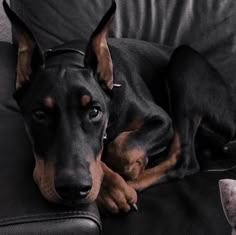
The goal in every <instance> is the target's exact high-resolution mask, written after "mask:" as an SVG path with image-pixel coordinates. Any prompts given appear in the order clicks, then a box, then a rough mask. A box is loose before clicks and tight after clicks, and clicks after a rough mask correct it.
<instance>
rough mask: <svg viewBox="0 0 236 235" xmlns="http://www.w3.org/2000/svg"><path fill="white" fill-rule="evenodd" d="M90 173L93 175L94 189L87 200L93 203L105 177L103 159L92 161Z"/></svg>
mask: <svg viewBox="0 0 236 235" xmlns="http://www.w3.org/2000/svg"><path fill="white" fill-rule="evenodd" d="M89 168H90V174H91V176H92V189H91V190H90V192H89V194H88V196H87V197H86V202H87V203H91V202H93V201H95V200H96V198H97V196H98V193H99V191H100V187H101V184H102V179H103V175H104V174H103V170H102V167H101V161H100V160H95V161H92V162H91V163H90V166H89Z"/></svg>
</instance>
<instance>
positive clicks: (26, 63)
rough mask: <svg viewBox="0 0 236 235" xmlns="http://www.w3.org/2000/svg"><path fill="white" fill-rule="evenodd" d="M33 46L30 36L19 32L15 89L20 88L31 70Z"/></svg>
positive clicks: (27, 78)
mask: <svg viewBox="0 0 236 235" xmlns="http://www.w3.org/2000/svg"><path fill="white" fill-rule="evenodd" d="M33 48H34V43H33V42H32V40H31V38H30V36H29V35H28V34H26V33H23V34H21V35H20V39H19V44H18V57H17V69H16V71H17V77H16V89H18V88H20V87H21V86H22V85H23V83H24V82H25V81H27V80H29V76H30V74H31V72H32V69H31V59H32V54H33Z"/></svg>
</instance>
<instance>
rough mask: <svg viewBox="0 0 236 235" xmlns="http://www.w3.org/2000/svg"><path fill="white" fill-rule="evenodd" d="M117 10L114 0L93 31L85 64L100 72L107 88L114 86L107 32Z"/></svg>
mask: <svg viewBox="0 0 236 235" xmlns="http://www.w3.org/2000/svg"><path fill="white" fill-rule="evenodd" d="M115 11H116V3H115V2H113V3H112V5H111V7H110V9H109V10H108V11H107V13H106V14H105V15H104V17H103V18H102V20H101V21H100V23H99V24H98V26H97V28H96V30H95V31H94V32H93V34H92V36H91V38H90V41H89V44H88V46H87V50H86V55H85V65H86V66H88V67H91V68H92V69H93V70H94V72H96V73H97V74H98V76H99V82H100V84H101V86H102V87H103V89H105V90H107V89H108V90H111V89H112V88H113V65H112V59H111V54H110V51H109V48H108V45H107V33H108V30H109V26H110V24H111V22H112V20H113V18H114V15H115Z"/></svg>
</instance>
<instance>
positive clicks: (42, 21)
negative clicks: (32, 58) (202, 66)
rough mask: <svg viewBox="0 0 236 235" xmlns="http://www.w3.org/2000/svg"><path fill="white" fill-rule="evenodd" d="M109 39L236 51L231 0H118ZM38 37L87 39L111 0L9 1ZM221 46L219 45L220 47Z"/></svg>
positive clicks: (234, 12) (44, 41)
mask: <svg viewBox="0 0 236 235" xmlns="http://www.w3.org/2000/svg"><path fill="white" fill-rule="evenodd" d="M116 2H117V12H116V16H115V20H114V23H113V26H112V29H111V33H110V35H111V36H112V37H119V38H120V37H128V38H136V39H142V40H147V41H153V42H157V43H160V44H166V45H169V46H177V45H179V44H184V43H186V44H192V43H200V44H204V43H208V44H207V45H205V48H206V47H209V46H210V43H211V44H213V45H218V46H220V45H219V44H221V43H222V39H223V38H224V39H226V38H227V39H228V40H227V41H228V43H230V42H231V43H230V44H231V45H232V43H234V47H233V48H232V50H234V51H235V49H236V48H235V26H236V22H235V19H236V18H235V17H236V2H235V1H234V0H207V1H194V0H181V1H179V0H139V1H137V0H130V1H126V0H116ZM11 3H12V6H13V8H14V9H17V11H18V12H19V14H20V15H21V16H23V17H24V18H25V19H26V20H27V21H28V22H29V23H30V24H32V28H33V29H34V31H35V32H37V34H38V35H39V36H40V38H41V40H42V44H43V45H44V46H45V47H48V46H52V44H54V43H59V42H61V41H66V40H71V39H77V38H86V39H87V38H88V36H89V35H90V34H91V32H92V31H93V30H94V28H95V27H96V25H97V23H98V21H99V19H101V17H102V16H103V14H104V13H105V11H106V10H107V9H108V8H109V6H110V3H111V1H110V0H94V1H87V0H80V1H76V0H73V1H70V4H68V2H67V1H63V0H50V1H49V0H45V1H34V2H32V1H31V0H20V1H19V0H11ZM221 46H222V45H221Z"/></svg>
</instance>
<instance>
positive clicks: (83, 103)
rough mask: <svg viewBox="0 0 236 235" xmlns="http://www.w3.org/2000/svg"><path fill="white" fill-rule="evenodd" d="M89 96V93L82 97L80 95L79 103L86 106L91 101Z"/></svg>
mask: <svg viewBox="0 0 236 235" xmlns="http://www.w3.org/2000/svg"><path fill="white" fill-rule="evenodd" d="M91 100H92V99H91V96H89V95H83V96H82V97H81V100H80V101H81V105H82V106H83V107H86V106H87V105H88V104H89V103H90V102H91Z"/></svg>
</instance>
